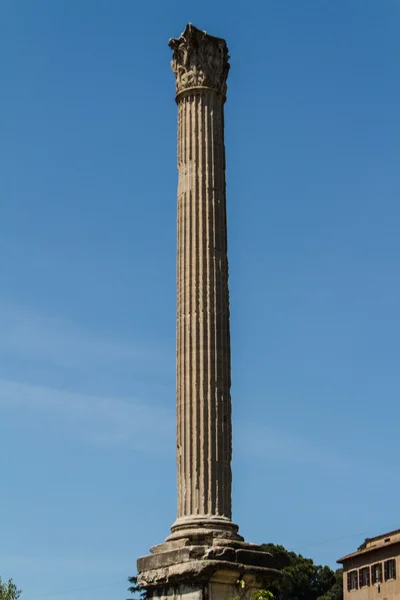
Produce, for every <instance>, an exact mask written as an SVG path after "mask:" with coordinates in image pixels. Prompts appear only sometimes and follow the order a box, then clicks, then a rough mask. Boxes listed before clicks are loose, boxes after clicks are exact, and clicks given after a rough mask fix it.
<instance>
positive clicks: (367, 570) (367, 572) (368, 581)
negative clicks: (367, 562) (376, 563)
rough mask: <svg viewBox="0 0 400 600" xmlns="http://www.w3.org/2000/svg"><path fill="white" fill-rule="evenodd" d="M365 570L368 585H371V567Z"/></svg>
mask: <svg viewBox="0 0 400 600" xmlns="http://www.w3.org/2000/svg"><path fill="white" fill-rule="evenodd" d="M365 572H366V574H367V585H369V584H370V579H369V575H370V573H369V568H368V567H367V568H366V569H365Z"/></svg>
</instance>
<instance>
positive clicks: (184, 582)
mask: <svg viewBox="0 0 400 600" xmlns="http://www.w3.org/2000/svg"><path fill="white" fill-rule="evenodd" d="M169 46H170V47H171V48H172V51H173V58H172V63H171V64H172V70H173V72H174V75H175V81H176V102H177V105H178V175H179V178H178V251H177V384H176V385H177V467H178V514H177V519H176V521H175V523H174V524H173V525H172V527H171V534H170V536H169V537H168V538H167V539H166V541H165V542H164V543H163V544H159V545H157V546H154V547H153V548H152V549H151V552H152V554H151V555H150V556H146V557H143V558H140V559H139V560H138V571H139V578H138V582H139V584H140V585H141V586H142V587H143V588H145V589H146V591H147V596H148V597H149V598H159V599H160V600H163V599H164V598H165V599H166V598H170V597H171V596H173V597H174V599H175V598H176V599H177V597H179V598H182V599H183V598H184V599H185V600H207V598H213V599H214V600H228V599H229V598H236V597H240V600H249V599H250V597H251V596H252V594H253V592H254V591H255V590H257V589H260V587H263V586H264V585H265V584H266V583H269V582H271V580H273V579H275V578H276V577H277V576H278V575H279V572H278V571H277V570H276V569H275V568H274V567H275V565H274V560H273V558H272V556H271V555H270V554H268V553H266V552H262V551H261V550H260V548H259V547H258V546H257V545H255V544H248V543H246V542H244V541H243V538H242V537H241V536H240V535H239V533H238V526H237V525H235V524H234V523H233V522H232V507H231V485H232V474H231V457H232V423H231V397H230V386H231V365H230V331H229V291H228V257H227V223H226V185H225V145H224V104H225V100H226V92H227V77H228V72H229V62H228V60H229V55H228V48H227V45H226V42H225V40H223V39H221V38H217V37H213V36H210V35H208V34H207V33H205V32H203V31H200V30H199V29H197V28H196V27H194V26H193V25H191V24H189V25H187V26H186V29H185V31H184V32H183V33H182V35H181V36H180V37H179V38H177V39H171V40H170V41H169ZM239 583H240V589H239V588H238V585H239Z"/></svg>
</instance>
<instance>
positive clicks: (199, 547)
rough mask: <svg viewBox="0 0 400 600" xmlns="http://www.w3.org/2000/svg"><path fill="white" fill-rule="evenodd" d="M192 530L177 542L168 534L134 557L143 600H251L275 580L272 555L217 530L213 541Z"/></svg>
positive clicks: (203, 532) (209, 532)
mask: <svg viewBox="0 0 400 600" xmlns="http://www.w3.org/2000/svg"><path fill="white" fill-rule="evenodd" d="M193 531H194V532H193V534H187V536H186V537H180V538H178V539H174V538H173V535H172V536H170V537H169V538H167V540H166V541H165V542H164V543H163V544H159V545H157V546H153V547H152V548H151V552H152V554H151V555H149V556H144V557H142V558H139V560H138V563H137V566H138V571H139V576H138V584H139V585H140V587H142V588H144V589H145V590H146V592H147V596H146V597H147V598H154V599H155V600H156V599H158V600H167V599H168V598H169V597H170V596H175V600H207V595H204V594H207V593H208V594H209V597H208V600H210V599H211V600H212V599H213V600H227V599H229V598H235V599H237V600H250V597H251V595H252V593H253V592H254V591H255V590H257V589H261V588H263V587H266V586H268V585H269V584H271V583H272V582H273V581H275V580H276V579H278V578H279V576H280V571H279V570H277V568H276V563H275V559H274V558H273V556H272V555H271V554H270V553H268V552H264V551H262V550H261V548H260V547H259V546H257V545H256V544H248V543H246V542H244V541H242V538H241V539H240V540H234V539H232V538H228V537H225V538H224V537H222V535H221V533H222V532H221V531H220V530H218V533H219V535H218V536H216V535H214V534H215V531H216V530H214V531H213V530H210V529H209V528H207V529H204V530H203V529H201V528H198V529H194V530H193ZM238 537H240V536H238ZM171 538H172V539H171ZM217 583H218V585H219V587H218V586H216V585H214V584H217ZM221 585H222V587H221ZM210 586H211V587H210ZM232 586H233V587H232ZM173 590H175V591H173ZM221 594H222V595H221ZM176 596H179V599H178V598H176Z"/></svg>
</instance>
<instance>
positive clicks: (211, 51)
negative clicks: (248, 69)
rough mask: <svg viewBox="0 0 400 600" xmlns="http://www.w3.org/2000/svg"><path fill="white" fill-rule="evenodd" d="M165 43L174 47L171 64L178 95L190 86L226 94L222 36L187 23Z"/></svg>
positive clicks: (225, 67) (226, 73)
mask: <svg viewBox="0 0 400 600" xmlns="http://www.w3.org/2000/svg"><path fill="white" fill-rule="evenodd" d="M168 45H169V46H170V47H171V48H172V50H173V57H172V62H171V66H172V70H173V72H174V73H175V78H176V93H177V95H179V94H180V93H181V92H184V91H185V90H189V89H193V88H209V89H212V90H214V91H215V92H216V93H217V94H220V95H221V96H223V98H225V96H226V88H227V86H226V80H227V77H228V71H229V63H228V60H229V56H228V47H227V45H226V42H225V40H223V39H222V38H217V37H213V36H211V35H208V34H207V33H206V32H205V31H200V29H197V28H196V27H194V26H193V25H192V24H191V23H189V24H188V25H186V29H185V31H184V32H183V33H182V35H181V36H180V37H179V38H172V39H171V40H169V42H168Z"/></svg>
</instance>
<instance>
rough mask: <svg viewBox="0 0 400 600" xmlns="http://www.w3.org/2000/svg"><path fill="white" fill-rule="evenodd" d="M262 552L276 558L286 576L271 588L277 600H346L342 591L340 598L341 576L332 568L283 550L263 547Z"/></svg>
mask: <svg viewBox="0 0 400 600" xmlns="http://www.w3.org/2000/svg"><path fill="white" fill-rule="evenodd" d="M262 548H263V550H266V551H267V552H270V553H271V554H272V555H273V556H274V557H275V560H276V563H277V569H279V570H280V571H282V575H283V576H282V577H281V578H280V579H279V580H277V581H276V582H275V583H274V584H273V585H271V587H270V588H269V591H270V592H272V594H273V595H274V597H275V598H276V600H322V599H323V600H342V598H343V595H342V591H340V594H339V595H338V594H337V592H338V591H339V590H338V588H337V580H338V576H337V575H336V574H335V572H334V571H332V569H330V568H329V567H327V566H325V567H323V566H320V565H315V564H314V561H313V560H312V559H311V558H304V557H303V556H302V555H301V554H296V553H295V552H289V551H288V550H286V548H284V547H283V546H277V545H275V544H263V546H262ZM340 590H342V588H340ZM330 594H332V595H330Z"/></svg>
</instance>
